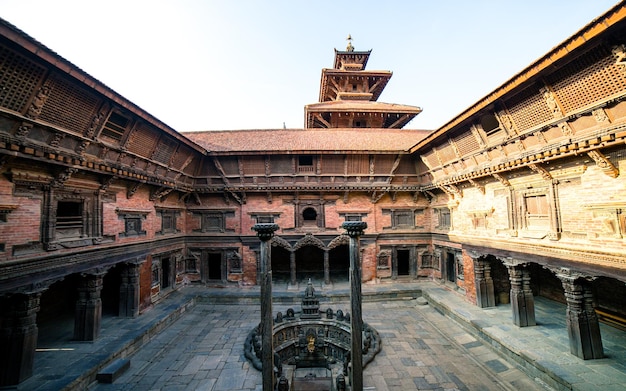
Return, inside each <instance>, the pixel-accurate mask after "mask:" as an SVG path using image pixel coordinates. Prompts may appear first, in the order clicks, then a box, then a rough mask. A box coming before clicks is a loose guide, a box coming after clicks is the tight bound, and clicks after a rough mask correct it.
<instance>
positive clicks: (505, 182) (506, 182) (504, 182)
mask: <svg viewBox="0 0 626 391" xmlns="http://www.w3.org/2000/svg"><path fill="white" fill-rule="evenodd" d="M491 175H492V176H493V177H494V178H496V179H497V180H498V181H500V183H502V186H506V187H511V182H509V180H508V179H506V178H505V177H504V176H503V175H502V174H498V173H494V174H491Z"/></svg>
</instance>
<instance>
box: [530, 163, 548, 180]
mask: <svg viewBox="0 0 626 391" xmlns="http://www.w3.org/2000/svg"><path fill="white" fill-rule="evenodd" d="M528 167H530V169H531V170H533V171H534V172H536V173H537V174H539V175H541V177H542V178H543V179H545V180H546V181H551V180H552V175H551V174H550V173H549V172H548V170H546V169H545V168H543V167H541V166H540V165H538V164H534V163H531V164H529V165H528Z"/></svg>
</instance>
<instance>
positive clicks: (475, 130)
mask: <svg viewBox="0 0 626 391" xmlns="http://www.w3.org/2000/svg"><path fill="white" fill-rule="evenodd" d="M470 130H471V131H472V134H473V135H474V138H476V141H478V145H480V147H481V148H483V149H484V148H486V147H487V144H485V140H483V137H482V136H481V135H480V132H479V131H478V128H477V127H476V125H472V126H470Z"/></svg>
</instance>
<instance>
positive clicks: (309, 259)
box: [296, 245, 324, 283]
mask: <svg viewBox="0 0 626 391" xmlns="http://www.w3.org/2000/svg"><path fill="white" fill-rule="evenodd" d="M309 278H310V279H311V280H313V281H320V282H323V281H324V250H322V249H321V248H319V247H317V246H312V245H309V246H304V247H301V248H299V249H298V250H297V251H296V280H297V281H298V282H302V283H306V282H307V281H308V279H309Z"/></svg>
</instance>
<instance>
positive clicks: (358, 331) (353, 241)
mask: <svg viewBox="0 0 626 391" xmlns="http://www.w3.org/2000/svg"><path fill="white" fill-rule="evenodd" d="M341 227H342V228H343V229H345V230H346V231H347V234H348V236H350V310H351V312H352V316H351V318H350V335H351V349H350V352H351V353H350V357H351V362H352V371H351V372H350V389H351V390H352V391H363V317H362V310H361V299H362V298H361V262H360V259H359V255H360V251H359V237H360V236H361V235H363V230H364V229H365V228H367V223H366V222H364V221H346V222H344V223H343V224H342V225H341Z"/></svg>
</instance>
